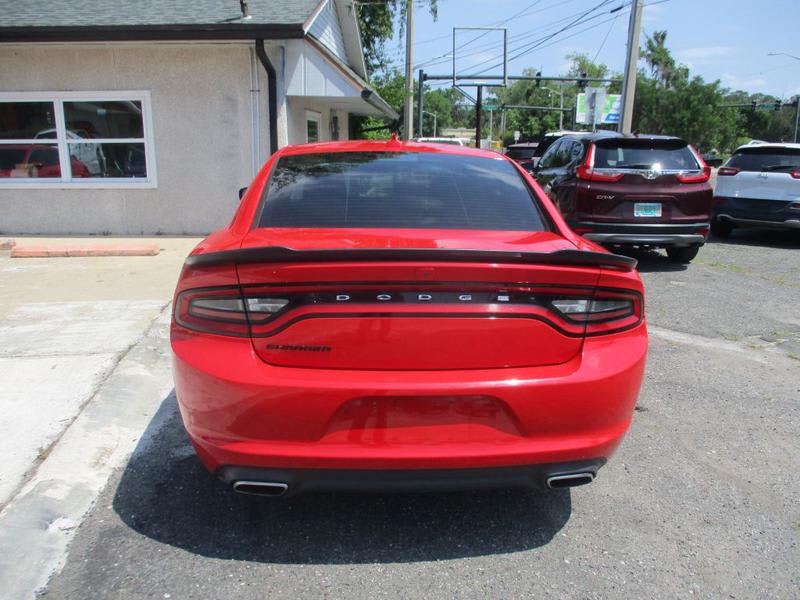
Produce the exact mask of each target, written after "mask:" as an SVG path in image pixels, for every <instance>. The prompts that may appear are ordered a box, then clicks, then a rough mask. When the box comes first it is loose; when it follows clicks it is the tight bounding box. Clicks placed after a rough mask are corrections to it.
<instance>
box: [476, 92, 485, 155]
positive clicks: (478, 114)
mask: <svg viewBox="0 0 800 600" xmlns="http://www.w3.org/2000/svg"><path fill="white" fill-rule="evenodd" d="M481 108H483V86H482V85H480V84H478V99H477V102H475V147H476V148H480V147H481Z"/></svg>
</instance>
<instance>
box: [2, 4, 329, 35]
mask: <svg viewBox="0 0 800 600" xmlns="http://www.w3.org/2000/svg"><path fill="white" fill-rule="evenodd" d="M320 3H321V2H320V0H248V1H247V5H248V8H249V13H250V18H249V19H243V18H242V12H241V10H240V8H239V0H136V2H125V1H122V0H48V2H47V6H46V9H45V7H44V5H42V4H41V3H36V2H8V3H6V6H4V8H3V11H2V12H0V41H4V42H8V41H71V40H74V39H88V40H91V39H98V40H99V39H102V40H116V39H206V38H208V39H210V38H217V39H219V38H228V39H234V38H237V37H238V38H254V37H260V38H263V39H270V38H272V39H274V38H294V37H303V36H304V35H305V32H306V27H307V26H308V24H309V23H310V20H311V19H312V17H313V16H314V15H315V13H316V11H317V9H318V8H319V6H320Z"/></svg>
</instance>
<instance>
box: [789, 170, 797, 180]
mask: <svg viewBox="0 0 800 600" xmlns="http://www.w3.org/2000/svg"><path fill="white" fill-rule="evenodd" d="M789 174H790V175H791V176H792V177H793V178H794V179H800V169H795V170H794V171H792V172H791V173H789Z"/></svg>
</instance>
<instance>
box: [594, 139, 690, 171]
mask: <svg viewBox="0 0 800 600" xmlns="http://www.w3.org/2000/svg"><path fill="white" fill-rule="evenodd" d="M594 166H595V168H598V169H648V170H657V171H696V170H697V169H699V168H700V165H699V164H698V163H697V159H696V158H695V157H694V153H693V152H692V151H691V150H690V149H689V146H688V145H686V143H685V142H674V141H671V140H625V139H623V140H613V141H610V140H606V141H604V142H603V143H602V145H597V146H595V151H594Z"/></svg>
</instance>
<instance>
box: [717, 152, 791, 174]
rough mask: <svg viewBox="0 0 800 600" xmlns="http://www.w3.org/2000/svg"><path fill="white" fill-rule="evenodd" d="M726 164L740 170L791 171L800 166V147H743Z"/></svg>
mask: <svg viewBox="0 0 800 600" xmlns="http://www.w3.org/2000/svg"><path fill="white" fill-rule="evenodd" d="M725 166H727V167H736V168H737V169H739V170H740V171H759V172H760V171H791V170H793V169H795V168H800V148H743V149H741V150H737V151H736V153H735V154H734V155H733V156H731V158H730V160H729V161H728V164H727V165H725Z"/></svg>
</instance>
